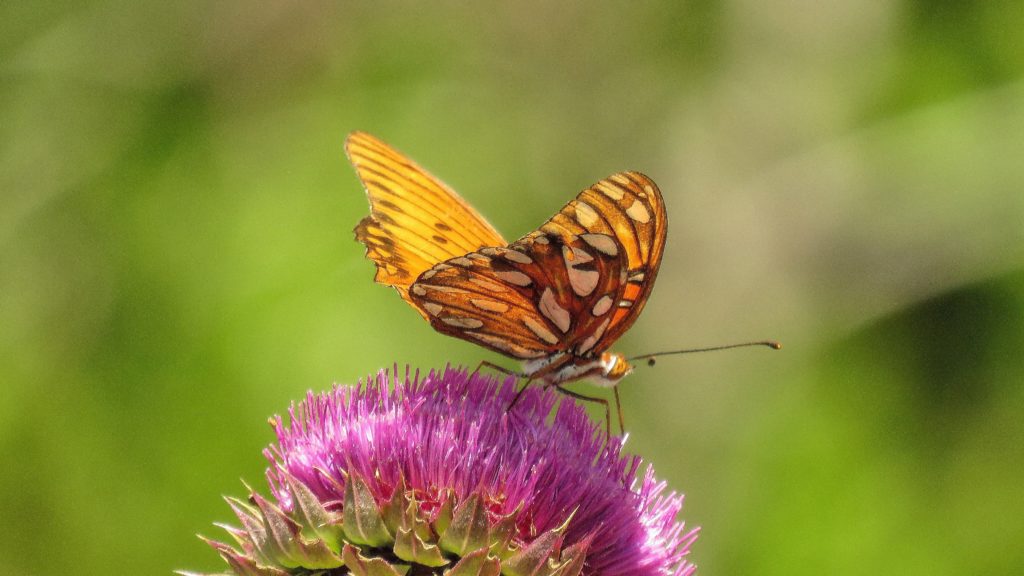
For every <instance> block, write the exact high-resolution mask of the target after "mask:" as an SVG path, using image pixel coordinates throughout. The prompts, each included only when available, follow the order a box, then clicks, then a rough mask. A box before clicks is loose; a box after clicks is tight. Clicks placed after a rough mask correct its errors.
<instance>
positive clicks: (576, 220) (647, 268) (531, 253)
mask: <svg viewBox="0 0 1024 576" xmlns="http://www.w3.org/2000/svg"><path fill="white" fill-rule="evenodd" d="M665 224H666V223H665V211H664V207H663V204H662V201H661V194H660V193H659V191H658V189H657V187H656V186H655V185H654V183H653V182H651V181H650V179H648V178H647V177H645V176H643V175H641V174H638V173H632V172H631V173H622V174H616V175H614V176H611V177H610V178H607V179H605V180H602V181H601V182H598V183H597V184H595V185H594V186H592V187H590V188H588V189H586V190H584V191H583V192H581V193H580V194H579V196H577V197H576V199H574V200H572V201H571V202H569V203H568V204H566V206H565V207H564V208H563V209H562V210H561V211H560V212H559V213H558V214H556V215H555V216H554V217H553V218H552V219H550V220H549V221H548V222H546V223H545V224H544V225H543V226H541V227H540V228H539V229H538V230H537V231H535V232H532V233H530V234H527V235H526V236H524V237H523V238H521V239H520V240H517V241H516V242H514V243H512V244H511V245H510V246H509V247H508V248H497V247H490V248H485V249H483V250H480V251H477V252H474V253H470V254H467V255H465V256H461V257H456V258H454V259H450V260H448V261H446V262H444V263H442V264H441V265H438V266H435V267H434V268H433V269H431V270H429V271H427V272H426V273H424V274H423V275H422V276H421V277H420V278H419V279H418V280H417V281H416V283H414V284H413V291H412V294H411V295H410V297H411V299H412V300H413V301H414V302H415V303H416V304H417V306H419V307H420V309H423V310H426V311H427V312H428V320H430V322H431V324H432V325H433V326H434V328H435V329H437V330H438V331H440V332H443V333H445V334H449V335H452V336H456V337H458V338H463V339H466V340H470V341H473V342H476V343H478V344H482V345H484V346H486V347H488V348H491V349H493V350H496V351H498V352H502V353H505V354H509V355H511V356H515V357H518V358H535V357H541V356H545V355H551V354H554V353H557V352H568V353H570V354H572V355H574V356H588V355H596V354H599V353H601V352H602V351H604V350H606V349H607V348H608V347H609V346H610V345H611V344H612V343H613V342H614V341H615V340H616V339H617V338H618V337H619V336H620V335H621V334H622V333H623V332H624V331H625V330H626V329H628V328H629V326H630V325H631V324H632V323H633V321H634V320H635V319H636V317H637V315H638V314H639V313H640V310H641V309H642V308H643V305H644V303H645V301H646V299H647V296H648V294H650V290H651V287H652V285H653V282H654V278H655V276H656V275H657V271H658V265H659V264H660V261H661V254H662V250H663V247H664V242H665Z"/></svg>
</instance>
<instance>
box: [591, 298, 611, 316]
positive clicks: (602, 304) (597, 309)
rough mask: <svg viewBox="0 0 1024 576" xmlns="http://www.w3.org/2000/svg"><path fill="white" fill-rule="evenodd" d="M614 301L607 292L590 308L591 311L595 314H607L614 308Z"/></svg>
mask: <svg viewBox="0 0 1024 576" xmlns="http://www.w3.org/2000/svg"><path fill="white" fill-rule="evenodd" d="M612 301H613V300H612V297H611V296H609V295H607V294H605V295H604V296H601V299H600V300H598V301H597V302H596V303H595V304H594V307H593V308H591V309H590V313H591V314H593V315H594V316H602V315H604V314H606V313H607V312H608V311H609V310H611V308H612Z"/></svg>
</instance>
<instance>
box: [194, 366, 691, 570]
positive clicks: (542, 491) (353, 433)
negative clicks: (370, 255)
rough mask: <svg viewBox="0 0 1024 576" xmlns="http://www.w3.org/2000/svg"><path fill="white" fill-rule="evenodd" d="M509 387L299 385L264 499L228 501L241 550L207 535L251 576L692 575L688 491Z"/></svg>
mask: <svg viewBox="0 0 1024 576" xmlns="http://www.w3.org/2000/svg"><path fill="white" fill-rule="evenodd" d="M515 391H516V390H515V380H514V379H511V378H510V379H508V380H506V381H505V382H504V383H502V382H500V381H499V380H498V379H495V378H493V377H488V376H484V375H480V374H473V375H470V374H468V373H467V372H466V371H464V370H455V369H450V368H449V369H445V370H444V371H441V372H431V373H430V374H428V375H427V376H426V377H424V378H420V377H419V374H418V373H417V374H416V375H415V376H413V377H410V375H409V372H408V370H406V374H405V377H404V378H399V375H398V369H397V367H396V369H395V371H394V373H393V374H392V375H390V376H389V374H388V373H387V372H385V371H382V372H381V373H379V374H378V375H377V377H376V378H375V379H368V380H367V382H366V383H365V384H362V385H360V386H358V387H349V386H336V387H335V388H334V389H333V390H331V391H329V392H326V393H323V394H319V395H317V394H313V393H309V394H308V395H307V397H306V400H305V401H304V402H302V403H300V404H299V405H298V406H294V405H293V406H292V407H291V409H290V410H289V414H290V423H289V424H285V422H284V421H283V420H282V419H280V418H276V419H274V420H272V424H273V425H274V427H275V430H276V433H277V444H276V445H272V446H271V447H270V448H268V449H267V450H265V452H264V454H265V456H266V457H267V458H268V459H269V460H270V467H269V468H268V470H267V479H268V481H269V484H270V489H271V492H272V494H273V498H272V499H266V498H264V497H262V496H260V495H259V494H257V493H255V492H252V491H251V490H250V496H249V499H248V501H242V500H239V499H235V498H228V499H227V500H228V503H229V505H230V506H231V508H232V509H233V510H234V512H235V514H236V515H237V516H238V519H239V521H240V523H241V528H234V527H230V526H223V528H224V529H225V530H226V531H227V532H228V533H229V534H230V536H231V537H232V538H233V539H234V541H235V546H231V545H228V544H226V543H222V542H217V541H213V540H207V542H208V543H209V544H210V545H211V546H212V547H213V548H214V549H215V550H217V552H218V553H220V555H221V556H222V557H223V559H224V560H225V561H226V562H227V563H228V565H229V567H230V569H231V571H232V572H233V573H234V574H238V575H245V576H250V575H251V576H283V575H297V574H302V575H306V574H309V575H312V574H323V575H334V574H339V575H340V574H347V573H351V574H353V575H354V576H400V575H405V574H408V575H410V576H413V575H425V574H438V575H444V576H470V575H471V576H498V575H499V574H505V575H507V576H580V575H585V576H591V575H593V576H627V575H635V576H640V575H671V576H687V575H689V574H691V573H692V572H693V571H694V568H695V567H694V566H693V565H692V564H690V563H689V562H687V561H686V555H687V554H688V552H689V548H690V545H691V543H692V542H693V541H694V540H695V539H696V537H697V530H696V529H691V530H688V531H687V530H684V525H683V524H682V523H681V522H678V521H677V515H678V512H679V510H680V509H681V507H682V503H683V497H682V496H681V495H677V494H676V493H674V492H666V491H665V484H664V482H658V481H656V480H655V478H654V474H653V470H652V469H651V468H650V467H649V466H648V467H647V469H646V471H644V472H643V473H640V472H639V469H640V465H641V462H640V459H639V458H638V457H636V456H627V455H624V454H622V446H623V442H624V440H623V439H622V438H618V437H613V438H607V437H606V436H605V433H604V430H603V427H600V426H598V425H595V424H594V423H592V422H591V420H590V419H589V418H588V417H587V415H586V413H585V412H584V410H583V409H582V408H581V407H580V406H579V405H577V404H576V403H575V402H574V401H573V400H571V399H569V398H567V397H564V396H562V395H560V394H558V393H556V392H552V391H543V390H540V389H538V388H534V389H531V390H528V391H527V392H526V393H525V394H524V395H523V397H522V398H521V399H520V401H519V403H518V404H517V405H516V406H515V408H514V410H512V411H511V412H509V411H507V410H506V408H507V407H508V405H509V402H510V401H511V399H512V397H513V396H514V394H515ZM559 400H560V402H559ZM556 403H557V404H558V405H557V408H556V407H555V405H556ZM553 408H554V409H555V412H554V415H553V418H552V417H551V413H552V409H553ZM182 574H190V573H185V572H182Z"/></svg>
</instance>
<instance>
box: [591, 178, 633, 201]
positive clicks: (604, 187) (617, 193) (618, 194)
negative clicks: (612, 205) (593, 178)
mask: <svg viewBox="0 0 1024 576" xmlns="http://www.w3.org/2000/svg"><path fill="white" fill-rule="evenodd" d="M597 189H598V190H600V191H601V193H602V194H604V195H605V196H607V197H609V198H611V199H612V200H622V197H623V196H625V195H626V193H625V191H623V190H622V188H619V187H618V186H615V185H614V184H610V183H608V182H598V183H597Z"/></svg>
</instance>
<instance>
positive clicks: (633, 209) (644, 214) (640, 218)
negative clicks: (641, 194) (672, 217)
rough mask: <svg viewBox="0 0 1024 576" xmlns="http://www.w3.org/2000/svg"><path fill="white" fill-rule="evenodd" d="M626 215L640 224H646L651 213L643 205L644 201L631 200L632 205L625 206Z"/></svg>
mask: <svg viewBox="0 0 1024 576" xmlns="http://www.w3.org/2000/svg"><path fill="white" fill-rule="evenodd" d="M626 216H629V217H630V218H632V219H633V220H636V221H637V222H639V223H641V224H646V223H648V222H650V221H651V213H650V212H648V211H647V207H646V206H644V203H643V202H641V201H639V200H633V205H632V206H630V207H629V208H626Z"/></svg>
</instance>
